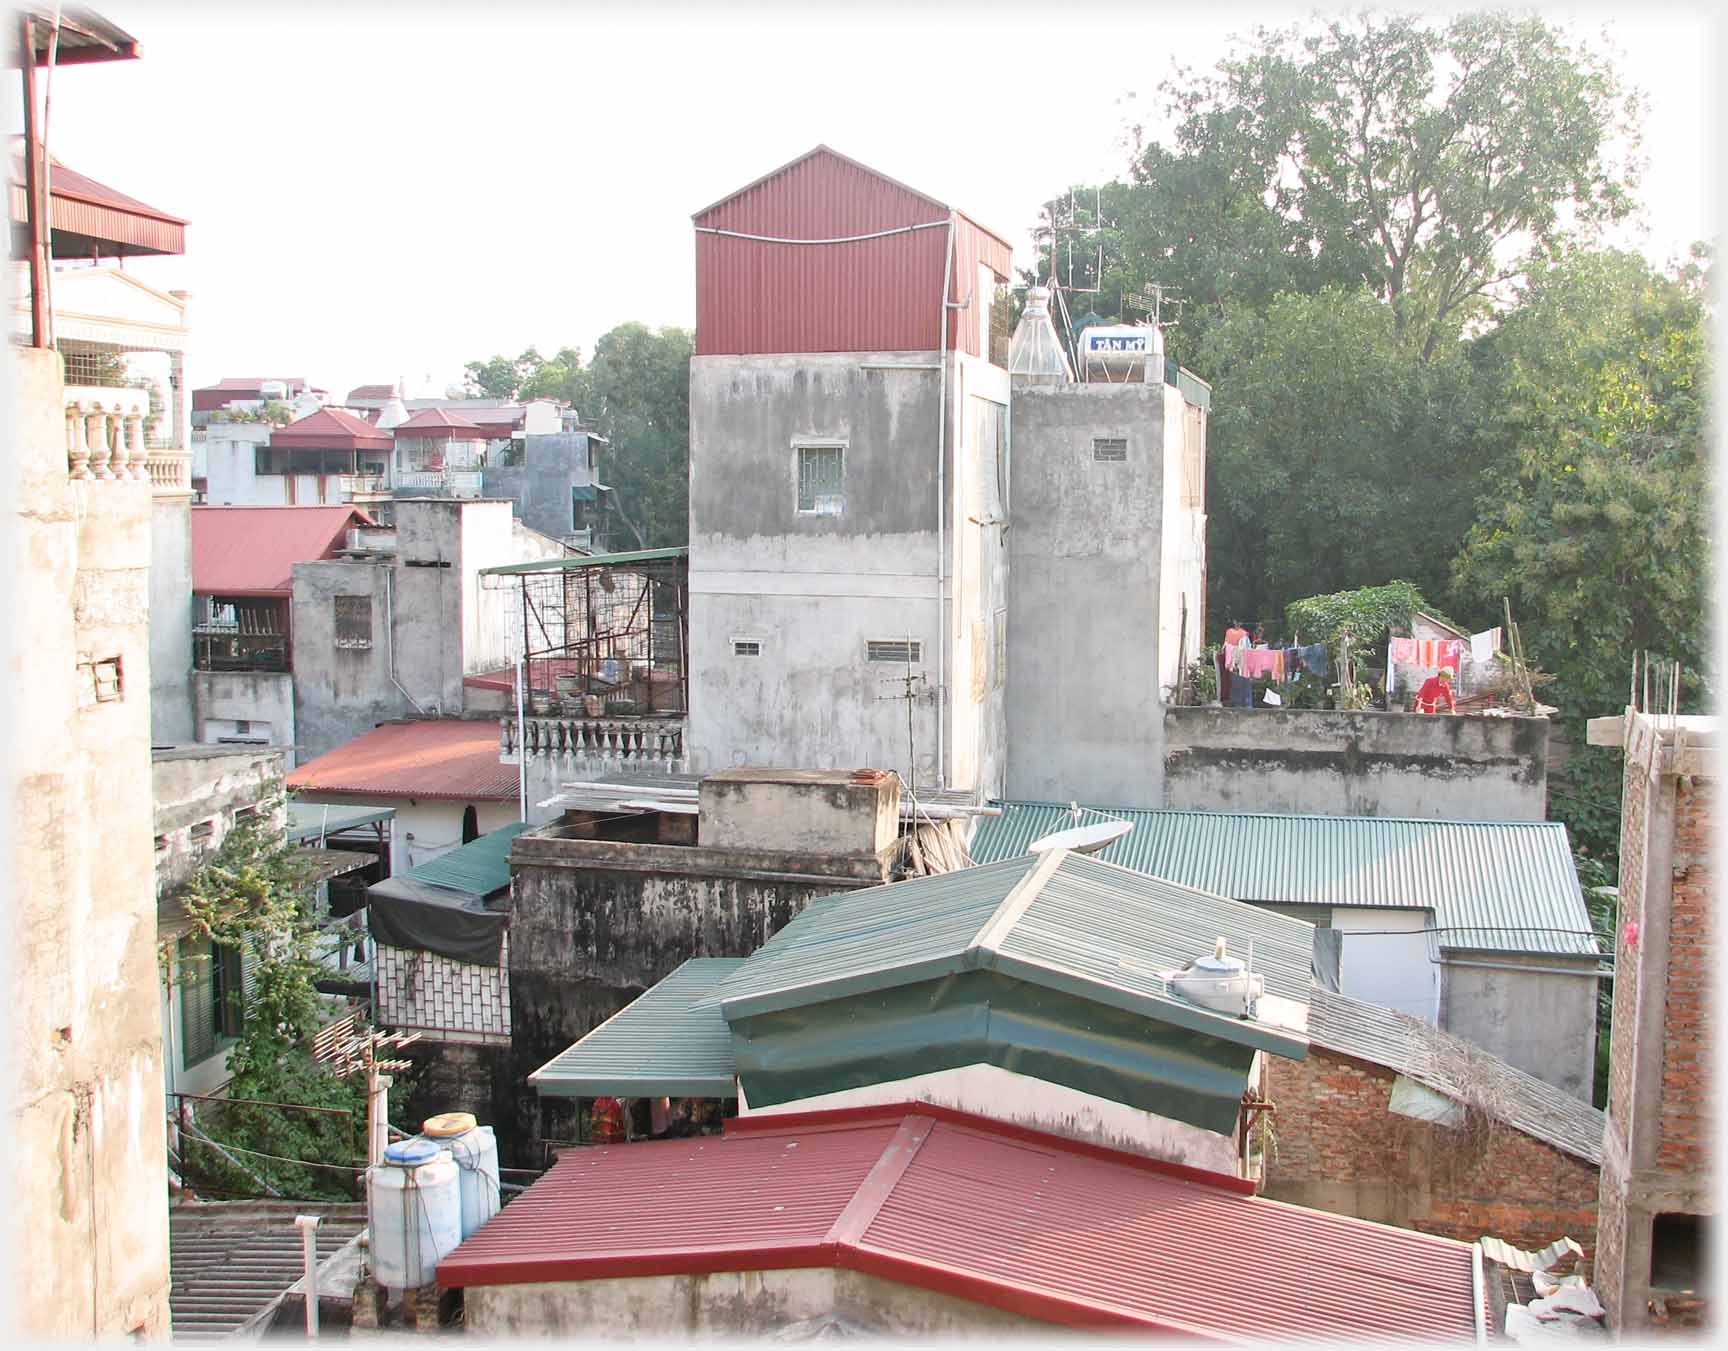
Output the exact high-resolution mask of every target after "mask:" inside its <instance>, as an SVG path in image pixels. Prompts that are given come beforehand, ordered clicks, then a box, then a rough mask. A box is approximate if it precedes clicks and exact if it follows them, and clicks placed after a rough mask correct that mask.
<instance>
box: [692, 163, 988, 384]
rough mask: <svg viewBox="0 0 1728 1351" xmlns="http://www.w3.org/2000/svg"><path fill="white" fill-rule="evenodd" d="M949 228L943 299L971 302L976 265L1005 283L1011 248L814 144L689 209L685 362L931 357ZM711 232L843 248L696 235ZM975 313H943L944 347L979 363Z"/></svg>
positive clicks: (933, 202)
mask: <svg viewBox="0 0 1728 1351" xmlns="http://www.w3.org/2000/svg"><path fill="white" fill-rule="evenodd" d="M950 221H952V222H953V230H954V240H955V249H954V252H955V259H956V264H955V267H954V269H953V274H952V277H951V280H950V288H949V299H951V300H955V301H959V300H964V299H965V298H966V296H967V295H969V294H970V292H971V289H972V280H971V279H972V278H973V277H975V276H976V264H977V262H979V261H982V262H984V263H986V264H988V265H990V266H991V267H992V268H993V269H994V270H995V271H996V273H997V274H998V275H999V276H1000V277H1002V278H1004V279H1006V278H1007V277H1008V276H1009V274H1010V266H1011V255H1012V252H1013V251H1012V249H1011V247H1010V246H1009V245H1008V244H1007V243H1006V242H1005V241H1003V240H1002V239H1000V238H999V237H998V236H996V235H994V234H992V233H990V232H989V231H986V230H984V229H982V228H981V227H979V226H978V225H976V224H975V223H974V222H972V221H970V220H968V219H966V218H965V217H964V216H961V215H959V214H958V213H957V212H954V211H953V209H952V208H951V207H949V206H947V205H946V204H945V203H942V202H939V201H937V200H936V199H934V198H932V197H928V196H926V195H925V194H923V193H920V192H916V191H914V190H913V189H911V188H908V187H906V186H904V185H903V184H900V183H896V182H895V181H894V180H893V179H891V178H888V177H886V176H885V175H883V174H880V173H878V172H877V171H876V170H874V169H870V168H868V167H866V166H865V165H862V164H859V163H858V162H857V161H855V160H851V159H848V158H847V157H846V156H844V155H841V154H838V153H836V152H835V151H832V150H830V149H828V148H827V147H826V146H818V147H816V149H814V150H812V151H811V152H809V153H808V154H806V155H803V156H800V157H799V158H798V159H796V160H793V161H792V162H791V163H790V164H787V165H784V166H782V167H781V168H780V169H777V170H775V171H774V172H772V173H770V174H768V175H766V176H765V177H763V178H760V179H758V180H757V181H756V182H754V183H752V184H750V185H749V186H748V187H745V188H743V189H740V190H739V191H738V192H736V193H733V194H732V195H731V196H729V197H727V198H725V199H723V200H722V201H719V202H716V203H715V204H714V205H713V206H711V207H707V208H705V209H704V210H703V211H701V212H698V213H697V215H696V217H695V223H696V227H697V234H696V355H698V356H708V355H714V354H724V353H769V352H900V351H909V352H933V351H935V350H936V349H937V348H938V346H939V345H940V333H941V330H940V327H939V322H940V314H941V310H940V297H941V295H942V280H943V260H944V255H945V252H946V248H947V239H948V227H949V223H950ZM915 226H916V227H924V226H929V227H931V228H917V229H913V228H910V227H915ZM714 230H725V231H733V232H736V234H738V235H757V236H765V237H767V239H773V240H844V241H850V242H837V243H820V244H818V243H801V244H787V243H770V242H766V240H764V239H742V238H737V237H736V235H722V234H713V233H707V231H714ZM884 231H897V232H898V233H891V234H882V233H881V232H884ZM866 235H881V237H879V238H860V236H866ZM968 260H970V264H969V265H968ZM968 266H969V269H970V270H968ZM977 312H978V307H977V306H976V305H974V306H973V307H972V308H971V309H970V310H962V311H950V312H949V313H950V322H951V328H950V334H951V336H950V338H949V345H950V346H953V345H954V344H955V343H956V342H958V343H959V344H960V347H959V350H962V351H967V352H971V353H972V354H974V355H978V353H979V343H978V335H977V322H976V315H977Z"/></svg>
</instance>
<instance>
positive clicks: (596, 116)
mask: <svg viewBox="0 0 1728 1351" xmlns="http://www.w3.org/2000/svg"><path fill="white" fill-rule="evenodd" d="M96 8H97V9H98V11H99V12H100V13H102V14H103V15H105V16H106V17H108V18H109V19H111V20H112V21H114V22H115V23H118V24H119V25H121V26H122V27H123V28H125V29H127V30H128V31H129V32H131V33H132V34H133V35H134V36H135V37H137V38H138V39H139V40H140V43H141V46H142V52H143V58H142V59H141V60H139V61H135V62H121V63H112V64H107V65H99V66H90V67H83V68H78V67H68V68H65V69H62V70H60V71H58V72H56V74H55V76H54V81H53V85H52V105H51V109H50V112H49V123H48V137H49V142H50V148H51V150H52V151H53V153H54V154H55V155H56V157H57V158H59V159H60V160H61V161H62V162H63V163H65V164H67V165H69V166H70V167H72V168H75V169H77V170H79V171H80V172H82V173H85V174H88V175H90V176H91V177H93V178H96V179H98V180H100V181H102V182H104V183H107V184H108V185H110V186H112V187H114V188H118V189H119V190H121V191H123V192H126V193H129V194H131V195H132V196H135V197H138V198H141V199H142V200H144V201H145V202H148V203H150V204H151V205H153V206H156V207H159V208H161V209H163V210H165V211H168V212H171V213H173V214H175V215H179V216H183V217H185V218H187V219H188V220H189V221H190V222H191V225H190V228H189V229H188V232H187V254H186V256H185V257H183V258H174V259H141V260H136V261H134V262H130V263H128V265H127V266H128V269H129V270H131V271H134V272H135V273H136V274H137V275H138V276H139V277H140V278H141V279H142V280H144V281H147V282H149V283H151V284H153V285H156V286H160V287H162V288H163V289H168V288H183V289H187V290H190V291H191V292H192V293H193V301H192V305H193V308H192V312H191V322H192V325H193V334H194V346H193V350H192V352H191V354H190V358H189V374H190V376H191V379H192V382H193V384H194V385H202V384H208V383H211V382H213V381H215V380H216V379H218V378H220V377H223V376H238V375H252V376H305V377H307V378H309V379H310V380H312V382H313V383H314V384H316V385H319V386H322V387H324V388H327V389H330V390H331V391H333V392H334V393H336V394H337V395H339V396H340V395H341V394H343V393H345V392H346V391H347V390H348V389H349V388H351V387H352V386H354V385H358V384H363V383H373V382H389V381H394V380H397V379H399V378H400V379H403V380H405V381H406V382H407V384H408V385H409V386H410V389H409V392H410V393H411V394H413V393H421V392H442V390H443V388H444V386H446V385H448V384H451V383H454V382H457V381H459V380H460V378H461V374H462V366H463V363H464V362H466V361H469V360H472V359H476V358H485V357H489V356H492V355H494V354H508V355H514V354H515V353H517V352H520V351H521V350H522V349H524V348H526V347H528V346H529V345H530V344H532V345H535V346H537V347H538V348H539V349H540V350H541V351H542V352H543V353H547V354H550V353H551V352H553V351H555V350H557V349H558V348H559V347H562V346H566V345H574V346H579V347H581V348H582V349H583V351H584V352H590V351H592V348H593V344H594V341H595V339H596V338H598V337H599V336H600V335H601V334H602V333H604V332H606V331H607V330H608V329H610V328H612V327H613V326H614V325H616V324H619V323H622V322H625V321H628V320H638V321H641V322H643V323H647V324H649V325H662V324H676V325H680V326H686V327H687V326H690V325H691V324H692V323H693V322H694V306H695V301H694V266H693V258H694V245H693V235H692V231H691V223H690V217H691V215H692V214H693V213H695V212H696V211H698V210H700V209H701V208H702V207H704V206H706V205H708V204H709V203H710V202H713V201H715V200H716V199H718V198H721V197H724V196H725V195H727V194H728V193H730V192H731V191H733V190H734V189H736V188H739V187H742V186H743V185H744V184H746V183H748V182H750V181H751V180H753V179H755V178H758V177H760V176H761V175H762V174H764V173H766V172H768V171H769V170H771V169H774V168H776V167H778V166H779V165H781V164H783V163H785V162H786V161H788V160H791V159H793V158H795V157H796V156H798V155H800V154H802V153H804V152H805V151H807V150H809V149H810V148H811V147H812V146H814V145H816V144H818V143H824V144H827V145H830V146H832V147H833V148H835V149H836V150H839V151H841V152H842V153H844V154H847V155H849V156H851V157H852V158H854V159H858V160H862V161H864V162H865V163H867V164H869V165H871V166H873V167H875V168H878V169H880V170H882V171H883V172H884V173H886V174H888V175H890V176H892V177H894V178H898V179H900V180H901V181H903V182H905V183H908V184H910V185H911V186H913V187H915V188H918V189H920V190H921V191H924V192H926V193H928V194H930V195H931V196H934V197H937V198H939V199H941V200H943V201H947V202H951V203H953V204H954V205H956V206H958V207H960V208H962V209H964V210H966V211H967V212H968V213H970V214H972V215H973V216H975V217H976V218H978V219H980V220H982V221H983V222H984V223H985V224H987V225H989V226H991V227H992V228H994V229H996V230H998V231H999V232H1001V233H1003V234H1004V235H1005V236H1007V237H1008V238H1009V239H1011V240H1012V241H1014V242H1015V244H1016V246H1017V250H1018V256H1019V261H1020V262H1021V263H1022V264H1025V263H1027V262H1029V261H1030V244H1029V240H1028V231H1029V230H1030V228H1031V226H1032V225H1033V224H1034V222H1035V221H1036V219H1037V215H1038V210H1039V206H1040V204H1041V203H1042V202H1043V201H1045V200H1046V199H1048V198H1049V197H1051V196H1053V195H1054V194H1055V193H1056V192H1057V191H1059V190H1060V189H1061V188H1063V187H1065V186H1067V185H1069V184H1073V183H1084V182H1089V181H1098V180H1100V179H1103V178H1106V177H1109V176H1115V175H1120V174H1121V173H1122V172H1123V171H1124V169H1125V166H1126V163H1127V152H1126V150H1125V148H1124V146H1125V142H1124V128H1125V127H1126V125H1127V124H1128V122H1129V120H1130V118H1131V117H1132V118H1139V119H1150V120H1149V121H1148V126H1149V127H1150V128H1154V129H1155V128H1156V127H1157V125H1158V122H1157V120H1156V112H1157V108H1158V103H1157V95H1156V90H1157V86H1158V84H1159V83H1160V82H1161V81H1162V80H1163V79H1164V78H1165V77H1166V76H1167V75H1168V74H1170V72H1171V70H1172V68H1173V66H1174V64H1176V63H1180V64H1182V65H1185V66H1187V67H1189V68H1191V69H1194V70H1205V69H1208V68H1210V67H1212V66H1213V65H1214V64H1215V63H1216V62H1217V60H1218V59H1219V58H1220V57H1221V56H1222V55H1223V54H1224V53H1225V52H1226V51H1227V50H1228V47H1229V38H1230V36H1231V35H1232V34H1234V33H1240V32H1244V31H1247V30H1249V29H1251V28H1252V27H1253V26H1254V25H1255V24H1257V23H1263V22H1273V23H1279V22H1286V21H1288V20H1291V19H1294V18H1297V17H1299V16H1300V14H1301V13H1302V12H1303V10H1302V8H1300V7H1297V6H1276V7H1273V6H1267V5H1265V4H1258V5H1249V4H1229V3H1215V4H1211V5H1206V6H1191V7H1188V8H1189V9H1192V10H1194V11H1195V12H1196V14H1197V15H1200V16H1201V17H1188V16H1187V15H1185V14H1184V15H1183V16H1182V17H1175V15H1176V14H1178V13H1180V12H1179V11H1175V10H1174V7H1172V6H1168V5H1164V4H1157V5H1154V4H1150V3H1139V4H1129V3H1117V2H1116V0H1099V2H1098V3H1092V4H1087V5H1085V6H1083V7H1074V8H1069V7H1065V6H1064V7H1057V6H1055V5H1052V4H1048V3H1045V4H1038V5H1030V4H1021V3H1016V2H1015V0H1007V2H1006V3H1001V4H995V5H985V4H982V3H976V2H972V0H969V2H967V3H944V2H943V0H926V2H925V3H921V4H904V3H895V4H886V3H876V4H871V5H868V6H858V7H853V8H845V9H841V8H839V7H829V6H825V5H820V4H790V3H785V4H782V3H772V2H769V0H757V3H755V4H746V5H732V4H724V3H715V4H709V5H702V6H698V5H691V4H682V3H680V4H674V3H656V2H655V0H636V3H633V4H612V3H585V2H584V0H574V2H572V3H566V4H561V5H555V4H552V3H541V4H528V3H520V2H519V0H495V2H494V3H491V4H485V5H472V4H465V5H454V4H439V3H435V2H434V0H421V2H420V3H415V4H403V3H395V2H394V0H391V2H388V3H387V2H386V0H369V2H368V0H358V2H357V3H352V4H348V5H338V4H332V3H326V2H325V0H302V3H298V4H293V5H285V4H279V3H276V0H247V3H243V4H242V3H220V4H218V3H196V4H194V3H179V4H174V3H166V2H165V0H97V3H96ZM1619 10H1620V14H1619V15H1618V16H1616V14H1615V12H1614V11H1612V10H1610V9H1607V8H1590V7H1587V6H1573V7H1569V8H1560V7H1543V8H1542V12H1543V13H1544V14H1545V15H1546V16H1547V17H1548V18H1549V19H1551V20H1553V21H1555V22H1560V23H1563V24H1565V25H1567V27H1568V30H1569V31H1570V32H1571V33H1572V34H1573V35H1574V36H1575V37H1579V38H1589V39H1591V40H1593V41H1599V40H1600V38H1601V36H1602V35H1603V34H1604V33H1605V34H1607V35H1608V38H1609V40H1610V41H1611V42H1612V43H1613V44H1616V45H1617V46H1618V47H1619V48H1620V49H1621V53H1622V54H1621V56H1620V57H1619V59H1618V65H1619V67H1620V69H1621V71H1622V73H1623V74H1624V76H1625V77H1626V78H1627V79H1628V80H1629V81H1630V82H1631V83H1633V84H1635V85H1637V86H1639V87H1641V88H1642V89H1644V90H1645V91H1646V93H1647V94H1648V96H1649V100H1650V107H1649V112H1648V114H1647V118H1646V121H1645V126H1644V153H1645V154H1646V156H1647V158H1648V165H1647V168H1646V170H1645V174H1644V183H1643V189H1642V193H1641V196H1642V199H1643V201H1644V203H1645V211H1644V214H1643V218H1642V220H1641V222H1639V224H1638V225H1636V226H1635V227H1633V228H1632V229H1630V230H1629V231H1628V232H1627V233H1625V234H1624V235H1623V236H1622V237H1621V238H1620V239H1619V240H1618V241H1617V242H1620V243H1622V244H1625V245H1627V246H1630V247H1637V248H1640V249H1642V250H1643V251H1644V252H1645V253H1646V254H1647V255H1648V256H1649V257H1651V258H1652V260H1653V261H1656V262H1662V261H1664V260H1666V259H1668V258H1671V257H1674V256H1677V255H1681V254H1683V253H1684V252H1685V251H1686V249H1687V247H1688V246H1689V245H1690V243H1691V242H1692V241H1693V240H1695V239H1700V238H1705V237H1709V236H1714V234H1715V233H1716V232H1717V229H1718V224H1719V218H1720V211H1719V204H1718V201H1717V193H1718V191H1719V188H1720V182H1719V176H1718V172H1717V169H1716V166H1717V164H1718V163H1719V161H1720V158H1721V156H1720V143H1719V134H1718V131H1717V129H1718V128H1719V127H1720V125H1721V124H1722V122H1723V116H1722V114H1723V109H1722V108H1721V106H1720V104H1719V102H1718V96H1717V94H1716V92H1715V90H1714V89H1713V88H1712V87H1711V82H1710V81H1709V79H1708V78H1707V70H1708V68H1709V66H1710V65H1711V63H1713V62H1719V61H1720V59H1721V57H1722V55H1723V53H1722V31H1721V29H1720V28H1719V26H1718V23H1717V21H1716V19H1715V18H1714V16H1713V15H1712V13H1711V10H1710V7H1709V6H1707V5H1704V4H1690V3H1682V2H1681V0H1674V2H1673V3H1667V4H1664V3H1660V0H1656V2H1654V3H1645V4H1643V5H1640V6H1636V7H1631V6H1620V7H1619ZM1059 13H1060V14H1061V15H1062V16H1064V17H1062V18H1060V19H1058V18H1057V17H1056V16H1057V15H1058V14H1059ZM13 101H14V102H15V101H16V100H15V99H14V100H13ZM8 116H9V117H11V118H13V119H15V118H16V112H15V111H12V110H9V112H8Z"/></svg>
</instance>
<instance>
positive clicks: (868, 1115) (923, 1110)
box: [725, 1102, 1256, 1196]
mask: <svg viewBox="0 0 1728 1351" xmlns="http://www.w3.org/2000/svg"><path fill="white" fill-rule="evenodd" d="M916 1116H923V1117H929V1118H931V1119H932V1120H935V1121H947V1122H949V1123H951V1124H953V1125H956V1126H969V1127H971V1128H972V1129H974V1130H980V1131H985V1132H987V1133H988V1134H991V1135H999V1136H1001V1137H1002V1138H1003V1139H1006V1140H1022V1141H1025V1142H1027V1143H1030V1144H1038V1145H1044V1146H1047V1147H1049V1148H1051V1149H1059V1150H1062V1151H1063V1152H1065V1153H1069V1154H1075V1155H1078V1156H1080V1157H1082V1158H1088V1159H1101V1160H1103V1161H1104V1162H1105V1163H1118V1164H1125V1165H1127V1166H1128V1167H1131V1168H1137V1169H1139V1170H1141V1171H1142V1172H1147V1173H1161V1174H1163V1175H1164V1176H1165V1177H1174V1178H1180V1179H1181V1180H1182V1181H1184V1182H1197V1183H1200V1184H1201V1185H1203V1186H1208V1187H1217V1188H1219V1189H1220V1190H1223V1191H1229V1192H1235V1193H1236V1194H1237V1195H1238V1196H1253V1195H1254V1194H1255V1191H1256V1188H1255V1185H1254V1181H1253V1179H1252V1178H1246V1177H1236V1176H1235V1175H1233V1174H1231V1173H1215V1172H1212V1171H1211V1170H1210V1169H1206V1168H1195V1167H1193V1166H1191V1165H1189V1164H1185V1163H1170V1162H1167V1161H1166V1160H1164V1159H1153V1158H1148V1157H1147V1156H1146V1155H1144V1154H1131V1153H1129V1152H1128V1151H1127V1150H1122V1149H1111V1148H1110V1147H1109V1146H1108V1145H1095V1144H1091V1143H1089V1142H1087V1141H1085V1140H1072V1139H1069V1138H1068V1137H1067V1136H1063V1135H1052V1134H1050V1133H1049V1132H1048V1131H1041V1130H1037V1129H1035V1128H1033V1127H1031V1126H1021V1125H1016V1124H1014V1123H1012V1122H1008V1121H998V1120H996V1119H995V1118H994V1117H987V1116H980V1115H978V1114H977V1113H976V1112H964V1111H961V1110H960V1109H959V1108H957V1107H943V1106H940V1105H938V1104H936V1103H931V1102H896V1103H877V1104H871V1105H868V1106H863V1107H829V1108H819V1109H815V1110H812V1111H808V1112H753V1113H751V1114H750V1115H749V1116H736V1117H732V1118H731V1119H730V1120H728V1121H727V1122H726V1125H725V1133H726V1134H727V1135H729V1136H738V1135H786V1134H792V1133H794V1132H795V1133H797V1134H800V1135H809V1134H811V1133H812V1132H816V1131H822V1130H850V1129H852V1128H853V1127H856V1126H861V1125H864V1124H866V1123H867V1122H873V1121H884V1122H885V1121H900V1120H904V1119H905V1118H907V1117H916Z"/></svg>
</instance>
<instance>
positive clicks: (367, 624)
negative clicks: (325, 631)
mask: <svg viewBox="0 0 1728 1351" xmlns="http://www.w3.org/2000/svg"><path fill="white" fill-rule="evenodd" d="M334 599H335V602H336V646H337V647H343V648H366V647H371V646H372V597H370V596H337V597H335V598H334Z"/></svg>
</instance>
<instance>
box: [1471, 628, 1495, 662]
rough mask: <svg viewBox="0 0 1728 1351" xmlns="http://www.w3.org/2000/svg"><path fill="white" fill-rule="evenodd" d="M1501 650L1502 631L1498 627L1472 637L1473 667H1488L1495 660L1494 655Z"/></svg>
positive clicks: (1474, 634)
mask: <svg viewBox="0 0 1728 1351" xmlns="http://www.w3.org/2000/svg"><path fill="white" fill-rule="evenodd" d="M1499 650H1500V630H1499V629H1498V628H1497V627H1496V628H1492V629H1485V630H1484V631H1483V632H1481V633H1473V634H1471V635H1470V661H1471V664H1472V665H1475V666H1486V665H1487V664H1488V663H1489V662H1491V661H1493V660H1494V654H1495V653H1496V652H1498V651H1499Z"/></svg>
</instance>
